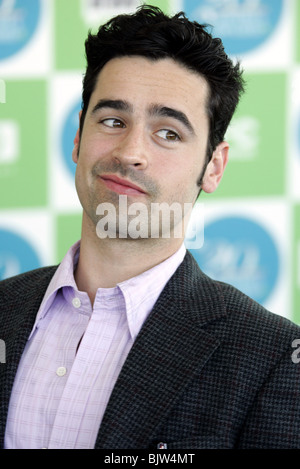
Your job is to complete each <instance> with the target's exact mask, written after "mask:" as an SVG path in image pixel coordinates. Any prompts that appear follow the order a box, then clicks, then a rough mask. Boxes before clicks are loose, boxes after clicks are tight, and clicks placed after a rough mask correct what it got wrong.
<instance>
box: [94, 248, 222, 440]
mask: <svg viewBox="0 0 300 469" xmlns="http://www.w3.org/2000/svg"><path fill="white" fill-rule="evenodd" d="M224 316H226V312H225V306H224V304H223V300H222V296H221V295H220V294H219V293H218V292H216V287H215V286H214V287H213V282H212V281H211V280H210V279H209V278H208V277H207V276H206V275H205V274H203V272H201V270H200V269H199V267H198V265H197V263H196V261H195V260H194V259H193V258H192V256H191V254H190V253H187V254H186V256H185V259H184V261H183V263H182V264H181V265H180V267H179V268H178V269H177V271H176V272H175V274H174V275H173V277H172V278H171V279H170V281H169V282H168V284H167V285H166V287H165V289H164V291H163V292H162V294H161V296H160V297H159V299H158V301H157V303H156V305H155V307H154V309H153V311H152V313H151V314H150V316H149V318H148V319H147V321H146V323H145V324H144V326H143V327H142V330H141V332H140V334H139V335H138V337H137V339H136V341H135V343H134V345H133V347H132V349H131V351H130V353H129V355H128V358H127V360H126V362H125V364H124V366H123V369H122V370H121V373H120V375H119V378H118V380H117V383H116V385H115V387H114V390H113V392H112V395H111V398H110V401H109V403H108V406H107V409H106V412H105V414H104V417H103V420H102V424H101V427H100V430H99V433H98V437H97V441H96V446H95V447H96V448H105V449H118V448H119V449H124V448H146V447H147V446H148V444H149V435H153V434H154V431H155V428H156V427H157V426H158V425H159V423H160V422H161V421H162V419H163V417H164V415H165V414H166V413H167V412H168V411H169V410H170V409H171V408H172V406H173V404H174V402H175V400H176V399H177V397H178V394H179V393H180V392H181V391H182V389H183V388H184V387H185V386H187V385H188V383H189V380H190V379H192V377H193V376H194V375H195V373H196V371H197V372H199V369H201V368H202V367H203V366H204V364H205V363H206V362H207V360H208V359H209V358H210V356H211V355H212V353H213V352H214V351H215V350H216V348H217V347H218V346H219V342H218V339H216V338H215V337H213V336H211V335H209V334H207V333H206V332H205V331H204V330H203V329H202V328H201V326H204V325H205V324H207V322H209V321H212V320H216V319H219V318H221V317H224Z"/></svg>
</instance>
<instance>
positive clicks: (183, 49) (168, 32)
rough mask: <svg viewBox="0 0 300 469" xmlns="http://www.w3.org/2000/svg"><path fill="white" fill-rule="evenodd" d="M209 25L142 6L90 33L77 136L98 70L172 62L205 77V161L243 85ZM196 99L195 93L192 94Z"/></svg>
mask: <svg viewBox="0 0 300 469" xmlns="http://www.w3.org/2000/svg"><path fill="white" fill-rule="evenodd" d="M207 29H208V26H207V25H201V24H199V23H197V22H196V21H194V22H191V21H189V20H188V19H187V18H186V16H185V14H184V13H183V12H180V13H178V14H176V15H175V16H173V17H169V16H167V15H165V14H164V13H163V12H162V11H161V10H160V9H159V8H157V7H154V6H150V5H142V6H141V7H139V8H138V9H137V11H136V12H135V13H133V14H121V15H118V16H116V17H114V18H112V19H111V20H110V21H108V22H107V23H106V24H104V25H102V26H100V28H99V30H98V33H97V34H92V33H91V32H89V34H88V37H87V40H86V42H85V50H86V59H87V69H86V74H85V76H84V79H83V91H82V118H81V123H80V133H81V132H82V128H83V124H84V118H85V115H86V112H87V108H88V104H89V100H90V97H91V94H92V92H93V90H94V88H95V85H96V81H97V78H98V75H99V72H100V71H101V69H102V67H103V66H104V65H105V64H106V63H107V62H108V61H109V60H111V59H113V58H115V57H124V56H135V55H138V56H143V57H146V58H148V59H150V60H159V59H163V58H172V59H173V60H175V61H176V62H178V63H180V64H183V65H184V66H185V67H186V68H187V69H190V70H193V71H195V72H197V73H199V74H200V75H201V76H202V77H204V78H205V79H206V81H207V83H208V85H209V96H208V100H207V114H208V118H209V129H210V130H209V138H208V148H207V161H206V163H208V161H209V160H210V158H211V156H212V153H213V151H214V150H215V148H216V146H217V145H218V144H219V143H220V142H222V141H223V140H224V135H225V132H226V130H227V127H228V125H229V123H230V120H231V118H232V115H233V113H234V111H235V109H236V106H237V104H238V101H239V98H240V95H241V93H242V92H243V91H244V80H243V78H242V70H241V69H240V64H239V62H237V63H236V64H234V63H233V61H232V60H231V59H230V58H229V57H228V56H227V54H226V53H225V51H224V47H223V44H222V41H221V39H219V38H213V37H212V35H211V34H210V33H209V32H208V31H207ZM195 93H197V90H195Z"/></svg>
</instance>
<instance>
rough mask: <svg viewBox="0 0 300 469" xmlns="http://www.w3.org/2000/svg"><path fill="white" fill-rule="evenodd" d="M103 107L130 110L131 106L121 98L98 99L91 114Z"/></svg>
mask: <svg viewBox="0 0 300 469" xmlns="http://www.w3.org/2000/svg"><path fill="white" fill-rule="evenodd" d="M103 108H110V109H115V110H116V111H127V112H128V111H130V112H131V111H132V110H133V108H132V106H131V105H130V104H129V103H128V102H127V101H123V100H122V99H100V101H98V103H97V104H96V105H95V106H94V108H93V109H92V114H95V113H96V112H97V111H99V110H100V109H103Z"/></svg>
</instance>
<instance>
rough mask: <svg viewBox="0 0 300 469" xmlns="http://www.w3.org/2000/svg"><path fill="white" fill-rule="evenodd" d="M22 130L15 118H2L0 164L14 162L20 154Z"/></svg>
mask: <svg viewBox="0 0 300 469" xmlns="http://www.w3.org/2000/svg"><path fill="white" fill-rule="evenodd" d="M19 148H20V130H19V126H18V123H17V122H15V121H13V120H0V164H1V163H5V164H7V163H14V162H15V161H16V160H17V159H18V156H19Z"/></svg>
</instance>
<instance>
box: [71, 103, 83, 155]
mask: <svg viewBox="0 0 300 469" xmlns="http://www.w3.org/2000/svg"><path fill="white" fill-rule="evenodd" d="M81 114H82V111H80V112H79V123H80V119H81ZM79 142H80V137H79V127H78V129H77V132H76V135H75V138H74V147H73V151H72V160H73V161H74V163H76V164H77V162H78V150H79Z"/></svg>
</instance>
